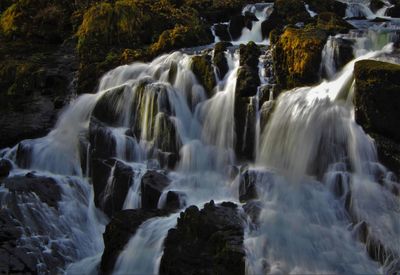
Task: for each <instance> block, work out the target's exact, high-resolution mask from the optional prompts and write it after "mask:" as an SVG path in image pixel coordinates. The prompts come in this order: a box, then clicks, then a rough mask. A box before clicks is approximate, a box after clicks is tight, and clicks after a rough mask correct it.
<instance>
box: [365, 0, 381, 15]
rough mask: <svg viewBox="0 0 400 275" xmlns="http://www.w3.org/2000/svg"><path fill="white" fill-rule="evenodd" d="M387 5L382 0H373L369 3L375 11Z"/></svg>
mask: <svg viewBox="0 0 400 275" xmlns="http://www.w3.org/2000/svg"><path fill="white" fill-rule="evenodd" d="M384 6H385V3H383V2H382V1H381V0H371V2H370V3H369V8H370V9H371V11H373V12H377V11H378V10H379V9H381V8H383V7H384Z"/></svg>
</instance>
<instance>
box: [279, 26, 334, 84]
mask: <svg viewBox="0 0 400 275" xmlns="http://www.w3.org/2000/svg"><path fill="white" fill-rule="evenodd" d="M326 39H327V34H326V32H324V31H322V30H320V29H317V28H315V27H312V26H310V27H306V28H304V29H296V28H293V27H288V28H286V29H285V31H284V32H283V34H282V35H281V36H280V37H279V39H278V41H277V43H276V44H275V48H274V50H273V58H274V71H275V74H276V78H277V83H278V85H279V86H280V87H281V88H282V89H290V88H294V87H299V86H305V85H312V84H315V83H317V82H318V81H319V79H320V76H319V67H320V64H321V53H322V49H323V48H324V46H325V42H326Z"/></svg>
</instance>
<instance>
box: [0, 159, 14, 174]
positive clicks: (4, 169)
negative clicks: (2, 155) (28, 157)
mask: <svg viewBox="0 0 400 275" xmlns="http://www.w3.org/2000/svg"><path fill="white" fill-rule="evenodd" d="M12 168H13V165H12V162H11V161H9V160H8V159H0V178H3V177H8V175H9V174H10V171H11V170H12Z"/></svg>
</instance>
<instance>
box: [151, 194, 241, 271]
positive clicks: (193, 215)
mask: <svg viewBox="0 0 400 275" xmlns="http://www.w3.org/2000/svg"><path fill="white" fill-rule="evenodd" d="M243 238H244V229H243V218H242V217H241V216H240V214H239V212H238V209H237V206H236V205H235V204H234V203H229V202H227V203H222V204H221V205H215V204H214V202H213V201H211V202H210V203H207V204H205V205H204V208H203V209H202V210H199V209H198V208H197V207H196V206H190V207H189V208H187V209H186V210H185V211H184V212H182V213H181V215H180V218H178V224H177V227H176V228H173V229H170V230H169V232H168V235H167V238H166V239H165V242H164V247H165V248H164V254H163V257H162V259H161V264H160V271H159V272H160V274H162V275H165V274H174V275H181V274H182V275H183V274H226V275H228V274H244V273H245V251H244V248H243Z"/></svg>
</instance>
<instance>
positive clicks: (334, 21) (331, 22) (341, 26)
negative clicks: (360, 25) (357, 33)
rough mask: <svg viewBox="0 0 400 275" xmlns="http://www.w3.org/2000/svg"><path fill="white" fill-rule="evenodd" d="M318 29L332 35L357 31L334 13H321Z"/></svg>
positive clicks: (318, 18)
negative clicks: (352, 30)
mask: <svg viewBox="0 0 400 275" xmlns="http://www.w3.org/2000/svg"><path fill="white" fill-rule="evenodd" d="M317 27H318V28H319V29H321V30H324V31H326V32H327V33H328V34H330V35H335V34H337V33H347V32H349V30H351V29H355V27H354V26H353V25H351V24H350V23H348V22H347V21H346V20H344V19H343V18H342V17H340V16H338V15H337V14H335V13H333V12H323V13H320V14H319V15H318V17H317Z"/></svg>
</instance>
